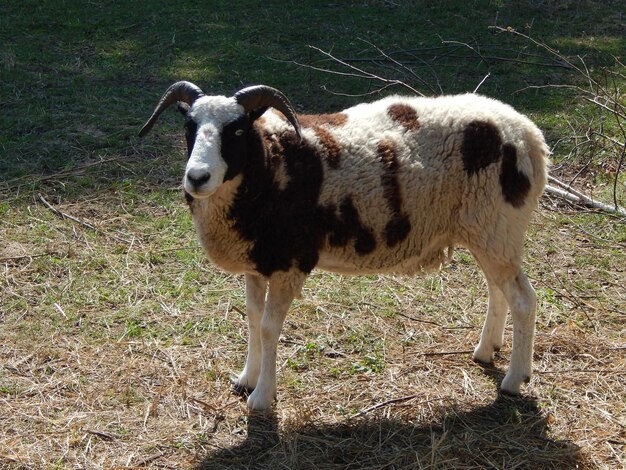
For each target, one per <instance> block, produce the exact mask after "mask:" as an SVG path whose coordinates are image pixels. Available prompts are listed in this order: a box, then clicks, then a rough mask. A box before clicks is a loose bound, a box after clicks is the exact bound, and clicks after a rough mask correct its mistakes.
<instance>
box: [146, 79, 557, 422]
mask: <svg viewBox="0 0 626 470" xmlns="http://www.w3.org/2000/svg"><path fill="white" fill-rule="evenodd" d="M175 102H178V103H179V105H178V108H179V110H180V111H181V113H182V114H183V115H184V116H185V129H186V140H187V156H188V161H187V166H186V169H185V174H184V178H183V190H184V195H185V198H186V200H187V203H188V204H189V208H190V210H191V215H192V218H193V222H194V225H195V229H196V231H197V235H198V237H199V240H200V243H201V245H202V247H203V248H204V250H205V252H206V254H207V255H208V257H209V258H210V259H211V260H212V261H213V263H214V264H216V265H217V266H219V267H220V268H222V269H223V270H225V271H228V272H232V273H243V274H244V276H245V285H246V287H245V293H246V300H245V304H246V313H247V318H248V331H249V341H248V351H247V358H246V362H245V366H244V368H243V371H242V372H241V373H240V374H239V376H238V377H237V379H236V382H235V384H234V389H235V391H236V392H238V393H240V394H242V395H244V396H245V395H247V396H248V398H247V405H248V408H249V409H251V410H265V409H268V408H270V407H271V406H272V405H273V402H274V400H275V399H276V349H277V343H278V339H279V335H280V332H281V328H282V325H283V322H284V320H285V316H286V314H287V311H288V309H289V307H290V305H291V303H292V300H293V299H294V298H298V297H300V291H301V289H302V285H303V283H304V280H305V279H306V277H307V275H308V274H309V273H310V272H311V271H312V270H313V268H319V269H322V270H328V271H333V272H339V273H346V274H364V273H400V274H414V273H418V272H421V271H426V270H431V269H437V268H439V267H440V266H441V265H442V263H444V262H445V261H447V260H448V259H449V258H450V256H451V253H452V250H453V248H454V247H457V246H462V247H465V248H466V249H468V250H469V252H470V253H471V254H472V255H473V257H474V258H475V259H476V261H477V263H478V265H479V266H480V267H481V269H482V271H483V273H484V275H485V278H486V283H487V288H488V294H489V300H488V306H487V314H486V319H485V323H484V326H483V329H482V332H481V335H480V340H479V343H478V345H477V346H476V348H475V350H474V354H473V359H474V360H475V361H476V362H480V363H491V362H492V361H493V358H494V353H495V352H496V351H498V350H499V349H500V347H501V346H502V343H503V337H504V326H505V320H506V314H507V310H508V309H510V311H511V315H512V321H513V346H512V353H511V359H510V366H509V369H508V371H507V373H506V375H505V377H504V379H503V381H502V383H501V390H502V391H503V392H505V393H508V394H512V395H517V394H519V393H520V388H521V384H522V383H523V382H528V381H529V380H530V376H531V371H532V356H533V342H534V334H535V311H536V293H535V291H534V290H533V288H532V286H531V285H530V283H529V281H528V279H527V277H526V275H525V274H524V272H523V271H522V268H521V261H522V251H523V242H524V236H525V231H526V228H527V226H528V223H529V220H530V218H531V215H532V212H533V210H534V209H535V208H536V207H537V203H538V199H539V197H540V195H541V193H542V191H543V189H544V186H545V184H546V180H547V168H548V163H549V160H548V155H549V150H548V147H547V146H546V143H545V141H544V138H543V135H542V133H541V131H540V130H539V129H538V128H537V127H536V126H535V125H534V124H533V123H532V122H531V121H530V120H529V119H528V118H527V117H525V116H523V115H521V114H519V113H518V112H516V111H515V110H514V109H513V108H512V107H510V106H508V105H506V104H503V103H501V102H499V101H496V100H494V99H491V98H487V97H483V96H479V95H475V94H463V95H455V96H441V97H433V98H426V97H402V96H390V97H386V98H383V99H380V100H378V101H375V102H372V103H362V104H358V105H356V106H354V107H351V108H349V109H346V110H344V111H341V112H337V113H333V114H319V115H298V114H296V112H295V111H294V108H293V106H292V105H291V103H290V102H289V100H288V99H287V97H286V96H285V95H284V94H283V93H282V92H280V91H279V90H277V89H275V88H272V87H269V86H266V85H256V86H251V87H246V88H244V89H242V90H240V91H238V92H237V93H235V95H234V96H232V97H225V96H207V95H205V94H204V92H203V91H202V90H201V89H200V88H199V87H197V86H196V85H194V84H192V83H190V82H185V81H181V82H177V83H174V84H173V85H172V86H170V87H169V88H168V89H167V91H166V92H165V94H164V95H163V97H162V98H161V101H160V102H159V104H158V105H157V107H156V109H155V110H154V113H153V114H152V116H151V117H150V119H149V120H148V121H147V122H146V124H145V125H144V127H143V128H142V129H141V131H140V136H144V135H146V134H147V133H148V131H149V130H150V129H151V128H152V126H153V125H154V123H155V121H156V120H157V118H158V117H159V115H160V114H161V112H162V111H163V110H164V109H166V108H167V107H168V106H170V105H172V104H173V103H175ZM270 108H272V109H270Z"/></svg>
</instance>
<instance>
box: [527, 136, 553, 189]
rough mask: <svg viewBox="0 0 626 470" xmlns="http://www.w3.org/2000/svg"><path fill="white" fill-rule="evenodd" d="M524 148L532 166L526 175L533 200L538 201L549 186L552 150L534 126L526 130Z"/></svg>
mask: <svg viewBox="0 0 626 470" xmlns="http://www.w3.org/2000/svg"><path fill="white" fill-rule="evenodd" d="M524 146H525V147H526V155H527V158H528V163H529V164H530V168H528V167H526V168H525V170H526V171H525V172H524V173H526V175H527V176H528V177H529V179H530V180H531V188H532V189H531V195H532V200H534V201H537V200H538V199H539V198H540V197H541V194H542V193H543V190H544V189H545V187H546V184H548V168H549V167H550V148H549V147H548V145H547V144H546V141H545V139H544V137H543V133H542V132H541V131H540V130H539V129H538V128H537V126H535V125H534V124H532V125H530V126H528V128H527V130H526V135H525V139H524Z"/></svg>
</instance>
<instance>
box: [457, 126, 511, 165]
mask: <svg viewBox="0 0 626 470" xmlns="http://www.w3.org/2000/svg"><path fill="white" fill-rule="evenodd" d="M501 148H502V137H500V131H499V130H498V128H497V127H496V126H494V125H493V124H491V123H489V122H485V121H472V122H470V123H469V124H468V125H467V126H466V127H465V130H464V131H463V143H462V144H461V156H462V158H463V167H464V168H465V171H466V172H467V173H468V174H469V175H470V176H471V175H475V174H476V173H478V172H479V171H480V170H483V169H485V168H487V167H488V166H489V165H491V164H492V163H496V162H497V161H498V160H499V159H500V155H501Z"/></svg>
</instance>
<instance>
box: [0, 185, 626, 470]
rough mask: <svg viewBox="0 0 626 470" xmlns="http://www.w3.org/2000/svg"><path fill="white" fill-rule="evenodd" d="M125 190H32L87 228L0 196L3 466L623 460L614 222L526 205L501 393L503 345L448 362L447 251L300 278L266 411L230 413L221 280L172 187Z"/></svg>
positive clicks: (230, 342) (464, 292)
mask: <svg viewBox="0 0 626 470" xmlns="http://www.w3.org/2000/svg"><path fill="white" fill-rule="evenodd" d="M143 189H146V190H147V188H143ZM135 190H138V191H139V192H140V191H141V190H142V189H141V188H139V189H137V188H133V189H132V190H131V189H130V188H126V187H123V186H122V187H120V189H119V190H117V191H114V192H113V193H107V194H99V195H97V196H94V195H91V196H77V197H76V198H73V199H72V200H71V202H64V201H63V200H61V199H58V198H54V197H51V196H48V198H47V200H49V201H50V202H51V203H52V204H54V206H55V207H56V208H57V209H59V210H61V211H63V212H65V213H68V214H71V215H73V216H74V217H76V218H79V219H81V220H84V221H89V223H90V224H91V225H93V226H94V227H95V229H96V230H92V229H88V228H87V227H86V226H83V225H80V224H77V223H76V222H73V221H71V220H68V219H60V218H58V217H56V216H55V215H54V214H53V213H52V212H51V211H50V210H49V209H48V208H46V207H45V206H44V205H43V204H41V203H40V201H38V200H37V199H36V198H32V199H30V198H23V197H20V196H14V194H15V193H12V194H13V196H9V193H8V192H7V193H6V194H7V197H9V198H11V197H13V198H14V199H12V200H11V209H8V210H6V212H5V214H4V216H3V217H4V218H3V222H2V226H1V233H0V237H1V238H2V239H3V240H6V241H7V243H5V244H4V247H3V248H2V249H1V250H0V259H1V260H2V265H1V273H2V274H1V278H0V279H1V282H2V290H0V302H1V304H0V305H1V306H2V316H1V317H0V409H1V410H2V412H1V413H0V429H1V431H0V463H1V464H2V466H3V468H5V467H6V468H196V467H197V468H295V467H298V468H329V469H330V468H337V469H344V468H353V469H357V468H358V469H361V468H369V469H382V468H389V469H391V468H394V469H395V468H457V469H461V468H462V469H466V468H486V467H492V468H618V467H620V466H623V465H626V458H625V455H624V451H625V450H626V430H625V424H626V422H625V420H624V417H625V416H626V403H625V398H624V396H625V395H624V390H625V385H626V373H625V372H624V371H625V370H626V357H625V356H626V354H625V349H624V348H625V346H626V345H625V342H624V336H623V335H624V318H625V317H626V313H625V312H624V308H623V306H624V299H625V297H626V282H625V276H624V261H625V256H624V240H625V237H624V227H623V225H620V224H619V223H617V222H614V221H612V220H611V219H609V218H606V217H604V216H599V215H596V214H579V213H577V212H575V211H574V210H573V209H571V208H562V207H561V208H558V209H559V210H556V209H557V208H556V207H555V202H554V201H549V200H545V201H544V204H543V206H542V208H541V210H540V212H539V213H538V215H537V216H536V218H535V223H534V225H533V229H532V234H531V239H530V241H529V257H528V258H529V260H528V262H527V266H528V270H529V273H530V275H531V277H532V278H533V279H534V283H535V286H536V287H537V290H538V292H539V296H540V310H539V316H538V333H537V344H536V354H535V361H536V362H535V376H534V378H533V379H532V381H531V384H530V386H529V387H528V389H527V395H525V397H524V398H523V399H514V398H507V397H503V396H499V395H498V394H497V387H498V384H499V382H500V380H501V378H502V376H503V371H504V369H505V368H506V366H507V364H508V355H509V352H510V348H509V347H505V348H504V349H503V351H502V352H501V353H500V356H499V357H498V358H497V360H496V364H495V367H494V368H482V367H480V366H478V365H476V364H474V363H473V362H472V361H471V359H470V354H469V353H468V352H469V351H470V350H471V349H472V347H473V346H474V344H475V343H476V341H477V338H478V335H479V332H480V325H481V321H482V318H483V310H484V304H485V301H486V294H485V289H484V284H483V281H482V278H481V275H480V273H479V271H478V270H477V268H476V266H475V264H474V263H473V262H472V261H471V260H470V258H469V256H468V255H467V254H466V253H463V252H462V251H461V252H459V253H458V254H457V255H456V258H455V262H454V263H453V264H451V265H449V266H448V267H446V268H445V270H444V271H443V272H442V273H440V274H439V275H432V276H428V277H423V278H415V279H414V278H405V277H375V276H374V277H354V278H349V277H343V276H338V275H332V274H322V273H315V274H314V275H313V276H312V277H311V278H310V279H309V281H308V283H307V286H306V288H305V293H304V294H305V296H304V300H302V301H300V302H298V303H297V304H296V305H295V306H294V308H293V310H292V312H291V315H290V317H288V320H287V322H286V325H285V328H284V332H283V337H282V339H281V345H280V348H279V351H280V356H279V401H278V403H277V406H276V415H273V416H255V415H252V416H250V415H248V414H247V412H246V408H245V403H244V402H243V400H241V399H240V398H238V397H236V396H234V395H233V394H232V393H231V391H230V383H229V377H230V376H232V375H234V374H235V373H237V372H238V370H239V368H240V367H241V366H242V364H243V360H244V352H245V344H246V343H245V336H246V323H245V318H243V317H242V315H241V314H240V313H239V311H240V310H241V309H242V308H243V285H242V280H241V279H240V278H238V277H233V276H226V275H223V274H220V273H218V272H216V271H215V270H214V269H213V268H212V267H211V266H210V265H209V264H208V263H207V262H206V261H204V260H203V258H202V255H201V253H200V252H199V249H197V247H196V242H195V240H194V234H193V231H192V229H191V226H190V223H189V220H188V219H189V217H188V215H187V214H186V210H185V208H184V205H183V204H182V203H181V202H179V201H178V198H179V196H178V193H177V191H176V190H175V189H173V190H171V191H170V190H167V189H166V190H164V191H163V192H161V193H159V194H158V195H157V194H152V195H150V193H149V192H147V194H148V196H147V197H146V198H144V199H140V198H138V197H137V196H136V194H137V193H135V192H133V191H135ZM50 192H54V191H53V190H52V189H50ZM158 198H162V199H158ZM163 198H164V199H163ZM568 211H569V214H568ZM591 232H593V233H595V235H592V234H591ZM113 235H114V236H115V237H113ZM25 240H30V242H26V241H25ZM124 240H125V241H124ZM507 338H508V339H509V340H510V331H507ZM509 344H510V343H509ZM442 352H444V353H446V354H441V353H442Z"/></svg>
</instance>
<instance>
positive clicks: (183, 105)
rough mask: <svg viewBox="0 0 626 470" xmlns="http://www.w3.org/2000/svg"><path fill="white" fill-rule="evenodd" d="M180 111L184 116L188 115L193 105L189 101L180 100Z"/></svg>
mask: <svg viewBox="0 0 626 470" xmlns="http://www.w3.org/2000/svg"><path fill="white" fill-rule="evenodd" d="M177 108H178V112H179V113H180V114H182V115H183V116H187V113H188V112H189V110H190V109H191V106H189V105H188V104H187V103H185V102H184V101H179V102H178V106H177Z"/></svg>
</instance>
